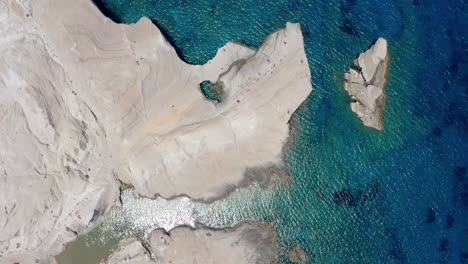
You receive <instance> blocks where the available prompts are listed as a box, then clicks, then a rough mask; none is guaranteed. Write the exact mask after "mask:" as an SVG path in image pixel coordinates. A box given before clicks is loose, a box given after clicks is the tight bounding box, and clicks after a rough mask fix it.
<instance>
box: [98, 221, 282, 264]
mask: <svg viewBox="0 0 468 264" xmlns="http://www.w3.org/2000/svg"><path fill="white" fill-rule="evenodd" d="M148 249H149V250H150V251H151V253H152V254H153V259H151V258H150V255H149V253H148V250H147V249H146V248H144V247H143V245H142V244H141V243H140V242H139V241H137V240H135V239H125V240H123V241H121V243H120V245H119V248H118V249H116V250H115V251H114V253H113V254H112V255H111V256H109V257H108V258H107V259H106V260H105V261H103V262H102V263H101V264H122V263H129V264H130V263H132V264H137V263H138V264H152V263H154V264H170V263H174V264H176V263H204V264H218V263H225V264H252V263H257V264H270V263H275V260H276V246H275V234H274V233H272V232H271V231H270V230H267V229H265V228H264V227H259V226H256V225H252V224H249V223H242V224H240V225H237V226H236V227H235V228H228V229H223V230H213V229H210V228H205V227H202V228H198V229H195V230H194V229H191V228H190V227H178V228H175V229H173V230H172V231H171V232H170V233H169V234H168V233H166V232H164V231H163V230H155V231H153V232H152V233H151V235H150V238H149V245H148Z"/></svg>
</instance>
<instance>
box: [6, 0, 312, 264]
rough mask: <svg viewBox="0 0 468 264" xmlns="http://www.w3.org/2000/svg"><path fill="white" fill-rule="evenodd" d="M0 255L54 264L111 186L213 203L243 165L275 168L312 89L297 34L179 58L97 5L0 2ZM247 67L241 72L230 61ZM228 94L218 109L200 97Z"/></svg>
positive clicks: (149, 28)
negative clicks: (219, 86) (193, 61)
mask: <svg viewBox="0 0 468 264" xmlns="http://www.w3.org/2000/svg"><path fill="white" fill-rule="evenodd" d="M0 36H1V37H0V38H1V41H0V49H1V50H2V56H1V57H0V125H1V126H0V164H1V170H0V181H1V184H0V208H1V210H0V258H2V261H3V260H5V261H7V262H11V263H14V262H20V263H23V262H28V261H29V262H35V261H36V260H37V261H44V262H46V263H50V262H51V261H49V260H48V258H49V257H50V256H53V255H55V254H57V253H58V252H60V250H62V248H63V245H64V243H66V242H68V241H70V240H72V239H74V238H75V237H76V236H77V232H79V231H80V230H82V229H83V228H84V227H85V226H87V225H88V224H89V222H90V221H91V220H93V219H95V216H96V215H97V214H102V213H105V212H106V211H107V210H108V209H109V207H110V206H112V205H115V204H118V203H119V200H118V194H119V182H124V183H127V184H131V185H133V186H134V187H135V190H136V192H138V193H139V194H140V195H144V196H149V197H152V196H153V195H155V194H161V195H162V196H164V197H173V196H176V195H181V194H186V195H188V196H190V197H193V198H196V199H200V200H205V201H206V200H213V199H216V198H219V197H220V196H223V195H225V194H226V193H228V192H229V191H230V190H232V189H233V188H235V187H236V186H238V185H241V184H243V180H244V172H245V170H246V169H248V168H253V167H257V166H263V165H267V164H276V163H280V162H281V159H282V153H281V151H282V146H283V144H284V142H285V141H286V139H287V137H288V132H289V130H288V120H289V118H290V116H291V115H292V113H293V112H294V111H295V110H296V108H297V107H298V106H299V105H300V104H301V103H302V102H303V101H304V100H305V98H306V97H307V96H308V95H309V93H310V92H311V90H312V87H311V83H310V72H309V66H308V63H307V58H306V55H305V53H304V46H303V39H302V34H301V30H300V27H299V25H298V24H291V23H288V24H287V25H286V28H284V29H282V30H279V31H277V32H275V33H273V34H272V35H270V36H269V37H268V38H267V39H266V40H265V43H264V44H263V46H262V47H261V48H260V49H259V50H258V51H256V50H253V49H250V48H247V47H245V46H243V45H239V44H236V43H233V42H230V43H227V44H226V45H225V46H224V47H222V48H220V49H219V50H218V52H217V54H216V56H215V58H213V59H212V60H211V61H209V62H208V63H207V64H205V65H189V64H186V63H185V62H183V61H181V60H180V59H179V58H178V56H177V54H176V52H175V50H174V49H173V48H172V47H171V46H170V44H169V43H168V42H167V41H166V39H165V38H164V36H163V35H162V34H161V32H160V31H159V30H158V28H157V27H155V26H154V25H153V24H152V23H151V21H150V20H149V19H147V18H142V19H141V20H140V21H139V22H138V23H136V24H134V25H123V24H116V23H114V22H112V21H111V20H109V19H108V18H106V17H105V16H103V14H101V13H100V12H99V10H98V9H97V8H96V7H95V6H94V5H93V3H92V1H91V0H84V1H75V0H40V1H39V0H5V1H2V2H0ZM239 61H241V62H242V63H238V62H239ZM205 80H210V81H212V82H216V81H220V82H222V83H223V100H222V102H220V103H217V104H215V103H213V102H212V101H210V100H207V99H206V98H205V97H204V96H203V94H202V93H201V91H200V87H199V85H200V83H201V82H202V81H205Z"/></svg>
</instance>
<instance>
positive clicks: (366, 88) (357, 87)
mask: <svg viewBox="0 0 468 264" xmlns="http://www.w3.org/2000/svg"><path fill="white" fill-rule="evenodd" d="M389 61H390V57H389V55H388V50H387V41H386V40H385V39H383V38H379V39H377V41H376V42H375V44H374V45H372V47H371V48H370V49H368V50H367V51H366V52H363V53H361V54H359V57H358V58H357V60H355V61H354V64H355V65H356V66H358V67H359V70H355V69H350V70H349V71H348V72H347V73H345V75H344V79H345V81H344V88H345V90H346V91H347V92H348V94H349V96H350V97H351V99H352V100H353V102H352V103H351V110H352V111H353V112H355V113H356V114H357V115H358V117H359V118H360V119H361V120H362V122H363V123H364V125H366V126H368V127H373V128H375V129H378V130H382V129H383V117H382V112H383V108H384V105H385V85H386V83H387V71H388V66H389Z"/></svg>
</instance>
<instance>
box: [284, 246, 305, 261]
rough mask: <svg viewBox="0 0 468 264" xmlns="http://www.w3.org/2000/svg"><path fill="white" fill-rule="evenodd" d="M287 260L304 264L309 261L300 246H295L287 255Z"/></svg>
mask: <svg viewBox="0 0 468 264" xmlns="http://www.w3.org/2000/svg"><path fill="white" fill-rule="evenodd" d="M288 256H289V260H291V261H292V262H296V263H306V262H308V261H309V259H310V258H309V255H308V254H307V253H306V252H305V251H304V249H302V248H301V247H300V246H295V247H294V248H293V249H291V251H289V253H288Z"/></svg>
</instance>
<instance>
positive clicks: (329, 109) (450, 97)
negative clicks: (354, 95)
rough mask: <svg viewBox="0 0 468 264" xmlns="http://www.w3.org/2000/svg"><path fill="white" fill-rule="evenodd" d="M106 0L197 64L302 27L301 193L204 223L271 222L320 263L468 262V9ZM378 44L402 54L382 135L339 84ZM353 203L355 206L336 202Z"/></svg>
mask: <svg viewBox="0 0 468 264" xmlns="http://www.w3.org/2000/svg"><path fill="white" fill-rule="evenodd" d="M102 1H103V2H105V4H106V7H105V9H103V11H104V12H105V13H106V14H107V15H108V16H110V17H111V18H113V19H114V20H116V21H119V22H125V23H134V22H136V21H137V20H138V19H139V18H140V17H141V16H148V17H150V18H151V19H152V20H153V21H154V22H155V24H157V25H158V26H159V27H160V28H161V29H162V30H163V32H164V33H165V35H166V37H167V38H168V39H169V40H170V41H171V42H172V43H173V45H174V46H175V47H176V49H177V51H178V53H179V55H180V56H181V57H182V58H183V59H184V60H185V61H187V62H190V63H195V64H202V63H204V62H206V61H207V60H209V59H210V58H212V57H213V56H214V55H215V53H216V50H217V48H218V47H221V46H222V45H224V44H225V43H226V42H227V41H230V40H235V41H239V42H242V43H245V44H247V45H249V46H252V47H255V48H257V47H259V45H261V42H262V41H263V39H264V38H265V37H266V36H267V35H268V34H269V33H271V32H273V31H275V30H277V29H278V28H281V27H283V26H284V25H285V22H286V21H292V22H299V23H301V25H302V30H303V34H304V41H305V47H306V53H307V56H308V59H309V65H310V67H311V72H312V84H313V87H314V91H313V92H312V94H311V96H310V97H309V98H308V99H307V101H306V103H305V104H304V105H303V106H302V107H301V108H300V109H299V110H298V111H297V112H296V113H295V115H294V116H293V119H292V136H293V143H292V147H291V148H290V150H289V152H288V153H287V164H288V168H289V174H290V175H291V182H290V185H289V187H282V188H279V189H278V188H272V189H267V190H260V189H259V188H256V187H250V188H246V189H244V190H243V191H244V192H245V193H246V194H244V195H243V196H242V197H240V198H239V199H238V200H236V198H232V197H230V198H228V199H226V200H223V201H221V202H219V203H217V204H219V208H218V209H216V210H212V211H210V210H205V209H203V210H200V209H197V210H192V213H193V215H194V217H195V220H196V221H200V222H205V223H207V224H210V225H214V226H223V225H230V224H232V223H235V222H236V221H240V220H243V219H257V220H262V221H264V222H267V223H271V224H272V225H274V226H275V228H276V230H277V231H278V240H279V243H280V244H281V246H282V248H283V249H286V248H288V247H290V246H291V245H294V244H295V243H300V244H301V245H302V246H303V247H304V248H305V249H306V250H307V252H309V253H310V254H311V255H313V257H312V258H311V263H466V262H467V261H468V260H467V258H468V257H467V255H468V246H467V245H468V241H467V236H468V234H467V229H468V226H467V220H466V219H467V214H466V208H467V206H468V190H467V188H468V187H467V186H468V181H467V176H466V168H467V166H468V158H467V155H468V153H467V149H468V148H467V147H468V140H467V128H468V126H467V112H468V109H467V106H468V104H467V89H468V68H467V56H466V53H467V42H466V36H467V34H466V33H467V30H468V26H467V22H466V21H468V19H467V15H466V14H467V12H466V10H465V9H466V3H464V1H462V0H460V1H457V0H450V1H437V0H427V1H423V0H413V1H379V0H347V1H325V0H322V1H320V0H309V1H304V0H278V1H264V0H261V1H260V0H236V1H232V0H217V1H215V0H211V1H210V0H191V1H188V0H174V1H162V0H159V1H148V0H102ZM377 37H384V38H386V39H387V40H388V42H389V46H390V53H391V64H390V79H389V82H388V86H387V106H386V109H385V112H384V120H385V127H384V130H383V131H382V132H378V131H375V130H372V129H370V128H365V127H363V126H362V124H361V123H360V121H359V120H358V118H357V117H356V116H355V114H354V113H352V112H351V111H350V108H349V99H348V98H347V96H346V94H345V92H344V90H343V87H342V77H341V76H342V74H343V73H344V72H345V71H346V70H347V69H348V68H349V66H350V65H351V62H352V60H353V59H354V58H355V57H356V56H357V54H358V53H359V52H362V51H364V50H365V49H367V48H368V47H369V46H370V45H371V44H372V43H373V42H374V41H375V40H376V39H377ZM335 74H336V75H337V77H338V78H337V80H334V78H333V76H334V75H335ZM372 186H374V187H372ZM375 186H378V187H375ZM343 189H345V192H342V193H346V194H347V195H341V196H338V198H335V197H336V195H337V194H336V192H337V191H340V190H343ZM237 192H241V191H239V190H238V191H237ZM259 193H263V194H259ZM362 193H364V194H366V195H362ZM247 194H248V195H247ZM343 197H344V198H347V200H346V201H350V200H352V202H350V203H349V202H346V201H345V202H344V203H342V204H341V205H340V204H336V203H335V202H334V200H337V199H338V200H339V198H343ZM334 198H335V199H334ZM371 198H372V199H371ZM342 200H343V199H342ZM348 205H350V206H348ZM216 206H217V205H214V207H216ZM285 252H286V250H283V251H282V256H281V261H282V263H289V262H288V260H287V259H286V258H285V256H284V254H285Z"/></svg>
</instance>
